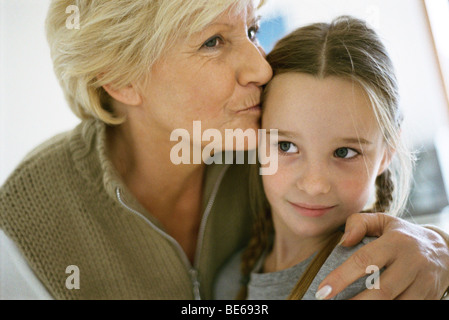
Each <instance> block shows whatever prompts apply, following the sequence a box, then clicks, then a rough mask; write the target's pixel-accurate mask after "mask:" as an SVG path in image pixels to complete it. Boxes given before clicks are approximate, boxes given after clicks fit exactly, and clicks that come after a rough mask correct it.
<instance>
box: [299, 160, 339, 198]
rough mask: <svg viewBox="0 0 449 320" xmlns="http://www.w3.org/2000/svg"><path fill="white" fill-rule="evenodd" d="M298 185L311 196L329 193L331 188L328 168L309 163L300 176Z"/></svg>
mask: <svg viewBox="0 0 449 320" xmlns="http://www.w3.org/2000/svg"><path fill="white" fill-rule="evenodd" d="M296 186H297V187H298V189H300V190H301V191H303V192H305V193H307V194H308V195H310V196H318V195H321V194H327V193H329V192H330V190H331V183H330V180H329V177H328V170H327V169H326V168H325V167H324V166H320V165H316V164H315V165H309V166H307V167H306V168H304V170H303V172H302V174H301V175H300V176H299V177H298V179H297V181H296Z"/></svg>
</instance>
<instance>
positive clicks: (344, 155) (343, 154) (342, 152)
mask: <svg viewBox="0 0 449 320" xmlns="http://www.w3.org/2000/svg"><path fill="white" fill-rule="evenodd" d="M358 155H360V152H358V151H357V150H354V149H351V148H346V147H345V148H338V149H337V150H335V152H334V157H336V158H340V159H354V158H356V157H357V156H358Z"/></svg>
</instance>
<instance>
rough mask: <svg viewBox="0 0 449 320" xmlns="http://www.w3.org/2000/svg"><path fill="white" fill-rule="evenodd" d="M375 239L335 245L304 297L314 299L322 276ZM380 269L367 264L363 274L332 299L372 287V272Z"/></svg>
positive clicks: (349, 295)
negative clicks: (353, 243) (348, 244)
mask: <svg viewBox="0 0 449 320" xmlns="http://www.w3.org/2000/svg"><path fill="white" fill-rule="evenodd" d="M375 239H377V238H375V237H365V238H364V239H362V241H361V242H360V243H358V244H357V245H355V246H353V247H343V246H337V247H335V249H334V250H333V251H332V253H331V254H330V255H329V257H328V258H327V260H326V261H325V262H324V264H323V266H322V267H321V269H320V271H319V272H318V274H317V275H316V277H315V279H314V280H313V282H312V284H311V285H310V287H309V290H308V291H307V293H306V295H305V297H304V298H306V299H307V298H309V299H315V293H316V292H317V290H318V286H319V285H320V283H321V282H322V281H323V280H324V278H325V277H326V276H327V275H328V274H329V273H330V272H332V271H333V270H335V269H336V268H337V267H339V266H340V265H341V264H343V262H345V261H346V260H347V259H349V258H350V257H351V256H352V255H353V254H354V253H355V252H356V251H357V250H359V249H361V248H362V247H363V246H365V245H367V244H369V243H370V242H372V241H374V240H375ZM380 269H381V268H378V267H377V266H372V265H367V266H366V269H365V276H363V277H361V278H359V279H357V280H356V281H355V282H353V283H352V284H350V285H349V286H348V287H347V288H346V289H345V290H343V291H342V292H341V293H339V294H338V295H337V296H336V297H334V300H346V299H349V298H352V297H354V296H355V295H357V294H358V293H360V292H362V291H364V290H365V289H367V288H368V287H372V286H371V285H370V284H372V283H373V281H374V280H375V279H374V277H376V274H375V273H374V272H375V271H376V270H379V273H380V272H381V271H382V270H380ZM368 282H369V283H368Z"/></svg>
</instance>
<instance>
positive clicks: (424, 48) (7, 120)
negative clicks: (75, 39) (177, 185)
mask: <svg viewBox="0 0 449 320" xmlns="http://www.w3.org/2000/svg"><path fill="white" fill-rule="evenodd" d="M49 2H50V1H49V0H0V185H1V184H3V183H4V181H5V180H6V179H7V177H8V176H9V174H10V173H11V172H12V171H13V170H14V168H15V167H16V166H17V164H18V163H19V162H20V161H21V159H22V158H23V157H24V156H25V155H26V154H27V153H28V152H29V151H31V150H32V149H33V148H34V147H35V146H37V145H38V144H40V143H42V142H43V141H45V140H46V139H48V138H50V137H52V136H53V135H55V134H56V133H59V132H62V131H66V130H70V129H71V128H73V127H74V126H75V125H76V124H77V123H79V120H78V119H77V118H76V117H75V116H74V115H73V114H72V113H71V111H70V109H69V107H68V106H67V104H66V102H65V100H64V97H63V94H62V91H61V89H60V87H59V85H58V83H57V81H56V78H55V76H54V73H53V69H52V64H51V59H50V55H49V49H48V46H47V42H46V39H45V33H44V20H45V16H46V11H47V8H48V5H49ZM81 14H82V13H81ZM343 14H345V15H352V16H355V17H358V18H361V19H364V20H366V21H367V22H368V23H369V24H370V25H371V26H372V27H373V28H375V29H376V31H377V32H378V33H379V35H380V36H381V38H382V39H383V41H384V43H385V45H386V46H387V48H388V50H389V52H390V55H391V57H392V60H393V62H394V64H395V68H396V71H397V76H398V79H399V85H400V91H401V99H402V100H401V104H402V108H403V109H404V112H405V117H406V122H405V129H404V132H405V133H406V134H407V137H408V140H409V144H410V146H411V148H412V149H413V150H416V151H417V152H418V158H419V161H418V163H417V166H416V169H415V175H414V177H415V182H414V187H413V191H412V195H411V199H410V203H409V206H408V214H407V216H406V217H407V218H409V219H412V220H414V221H416V222H417V223H432V224H436V225H438V226H440V227H442V228H444V229H446V230H449V209H448V194H449V129H448V127H449V125H448V124H449V85H448V84H449V0H427V1H426V0H394V1H390V0H363V1H360V0H268V1H267V4H266V5H265V6H264V7H263V8H262V9H261V15H262V20H261V30H260V34H259V40H260V42H261V44H262V46H263V47H264V49H265V51H267V52H269V51H270V50H271V48H272V47H273V45H274V43H275V41H276V40H277V39H279V38H281V37H282V36H283V35H285V34H286V33H288V32H290V31H291V30H293V29H295V28H297V27H299V26H302V25H305V24H309V23H313V22H321V21H325V22H330V21H331V20H332V19H333V18H335V17H337V16H339V15H343ZM81 27H82V26H81Z"/></svg>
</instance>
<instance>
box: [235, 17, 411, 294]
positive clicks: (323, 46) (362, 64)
mask: <svg viewBox="0 0 449 320" xmlns="http://www.w3.org/2000/svg"><path fill="white" fill-rule="evenodd" d="M267 60H268V62H269V63H270V65H271V67H272V68H273V73H274V76H276V75H279V74H283V73H291V72H298V73H306V74H310V75H313V76H315V77H317V78H320V79H323V78H325V77H328V76H336V77H340V78H344V79H348V80H351V81H354V82H355V83H357V84H359V85H360V86H361V87H362V88H363V89H364V90H365V91H366V93H367V95H368V97H369V99H370V101H371V104H372V108H373V111H374V114H375V117H376V120H377V122H378V125H379V128H380V130H381V131H382V134H383V136H384V138H385V142H386V144H387V146H388V147H389V150H392V151H394V157H393V162H392V164H391V165H390V166H389V168H388V169H386V170H385V172H383V173H382V174H381V175H380V176H379V177H377V179H376V201H375V203H374V205H373V207H372V208H371V209H370V210H367V212H389V213H390V214H392V215H396V216H397V215H400V214H401V213H402V212H403V210H404V208H405V207H406V203H407V199H408V195H409V190H410V181H411V175H412V170H413V156H412V154H411V153H410V152H409V151H408V149H407V147H406V145H405V143H404V141H403V139H402V138H401V136H402V135H401V125H402V121H403V116H402V113H401V111H400V108H399V93H398V85H397V80H396V76H395V73H394V69H393V64H392V62H391V60H390V58H389V56H388V53H387V50H386V48H385V47H384V45H383V44H382V42H381V40H380V39H379V37H378V35H377V34H376V32H375V31H374V30H372V29H371V28H369V27H368V26H367V24H366V23H365V22H364V21H362V20H359V19H356V18H353V17H349V16H341V17H338V18H337V19H335V20H333V21H332V22H331V23H330V24H326V23H316V24H312V25H309V26H305V27H302V28H299V29H297V30H295V31H293V32H292V33H290V34H289V35H287V36H286V37H284V38H283V39H281V40H280V41H279V42H278V43H277V44H276V46H275V47H274V49H273V50H272V52H271V53H270V54H268V56H267ZM269 90H270V84H268V85H267V87H266V88H265V90H264V96H265V95H266V94H267V92H269ZM263 100H264V97H263V99H262V101H263ZM251 179H252V180H253V181H252V182H251V184H250V185H251V187H252V191H251V193H252V199H251V201H252V205H253V211H254V213H255V220H256V222H255V223H254V228H253V237H252V239H251V240H250V244H249V246H248V248H247V250H246V251H245V252H244V254H243V262H242V274H243V281H242V284H243V286H242V291H241V292H240V294H239V297H238V298H245V297H246V284H245V283H247V280H248V278H247V277H248V275H249V274H250V272H251V270H252V268H253V267H254V264H255V262H256V261H257V260H258V259H259V257H260V256H261V254H262V253H263V252H264V251H265V250H270V249H271V248H270V246H271V245H272V242H271V239H270V237H272V235H273V233H274V230H273V225H272V221H271V213H270V209H269V204H268V201H267V199H266V197H265V195H264V193H263V189H262V182H261V178H260V176H258V174H257V168H256V166H255V170H254V172H253V174H252V176H251ZM315 269H316V268H315ZM315 271H316V270H315Z"/></svg>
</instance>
